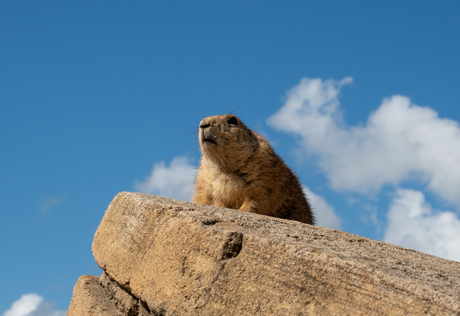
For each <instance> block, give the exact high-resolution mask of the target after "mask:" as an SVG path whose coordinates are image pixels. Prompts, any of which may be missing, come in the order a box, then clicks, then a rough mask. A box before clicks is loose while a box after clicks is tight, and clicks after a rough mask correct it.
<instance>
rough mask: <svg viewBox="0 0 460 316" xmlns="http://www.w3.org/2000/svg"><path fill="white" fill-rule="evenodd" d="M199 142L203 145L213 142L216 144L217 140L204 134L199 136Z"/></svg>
mask: <svg viewBox="0 0 460 316" xmlns="http://www.w3.org/2000/svg"><path fill="white" fill-rule="evenodd" d="M201 143H202V144H204V145H208V144H214V145H217V142H216V141H215V140H214V139H213V138H206V136H204V135H203V136H202V137H201Z"/></svg>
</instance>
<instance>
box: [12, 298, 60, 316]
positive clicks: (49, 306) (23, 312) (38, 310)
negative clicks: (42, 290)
mask: <svg viewBox="0 0 460 316" xmlns="http://www.w3.org/2000/svg"><path fill="white" fill-rule="evenodd" d="M65 314H66V311H64V310H55V309H54V304H53V303H52V302H45V300H44V298H43V297H42V296H40V295H38V294H34V293H30V294H24V295H23V296H21V298H20V299H18V300H17V301H15V302H14V303H13V304H12V305H11V308H10V309H9V310H7V311H5V312H4V313H3V316H65Z"/></svg>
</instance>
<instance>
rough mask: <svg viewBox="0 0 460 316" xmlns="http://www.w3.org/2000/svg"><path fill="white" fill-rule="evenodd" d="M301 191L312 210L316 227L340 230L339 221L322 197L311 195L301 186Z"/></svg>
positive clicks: (310, 192)
mask: <svg viewBox="0 0 460 316" xmlns="http://www.w3.org/2000/svg"><path fill="white" fill-rule="evenodd" d="M302 189H303V192H304V193H305V195H306V196H307V198H308V202H310V205H311V207H312V209H313V213H314V215H315V220H316V225H318V226H322V227H329V228H333V229H340V220H339V218H338V217H337V215H336V214H335V213H334V209H333V208H332V207H331V206H330V205H329V204H327V202H326V200H325V199H324V198H323V197H322V196H319V195H317V194H315V193H313V192H312V191H311V190H310V189H309V188H307V187H306V186H304V185H302Z"/></svg>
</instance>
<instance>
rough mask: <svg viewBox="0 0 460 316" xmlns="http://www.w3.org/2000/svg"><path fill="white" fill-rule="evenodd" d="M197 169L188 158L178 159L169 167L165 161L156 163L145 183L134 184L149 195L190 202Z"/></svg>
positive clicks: (135, 187) (136, 188) (137, 188)
mask: <svg viewBox="0 0 460 316" xmlns="http://www.w3.org/2000/svg"><path fill="white" fill-rule="evenodd" d="M195 175H196V167H194V166H192V165H190V164H189V163H188V160H187V157H176V158H174V159H173V160H172V161H171V164H170V165H169V167H167V166H166V165H165V163H164V161H162V162H159V163H155V164H154V165H153V170H152V173H151V174H150V176H148V177H147V178H146V179H145V181H142V182H139V181H136V182H135V183H134V189H135V190H137V191H139V192H143V193H148V194H156V195H161V196H165V197H169V198H173V199H178V200H183V201H190V200H191V198H192V195H193V190H194V182H193V181H194V179H195Z"/></svg>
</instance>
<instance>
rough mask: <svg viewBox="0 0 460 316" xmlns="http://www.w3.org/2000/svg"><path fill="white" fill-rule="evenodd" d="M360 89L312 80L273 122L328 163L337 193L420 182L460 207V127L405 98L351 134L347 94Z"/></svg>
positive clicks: (386, 104)
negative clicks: (343, 101)
mask: <svg viewBox="0 0 460 316" xmlns="http://www.w3.org/2000/svg"><path fill="white" fill-rule="evenodd" d="M350 82H352V79H351V78H345V79H343V80H341V81H339V82H337V81H334V80H326V81H322V80H321V79H308V78H304V79H302V80H301V82H300V83H299V84H298V85H297V86H295V87H294V88H292V89H291V90H290V91H288V93H287V100H286V102H285V104H284V105H283V107H282V108H281V109H280V110H279V111H278V112H277V113H276V114H274V115H273V116H271V117H270V118H269V119H268V121H267V122H268V124H269V125H270V126H272V127H274V128H276V129H278V130H282V131H286V132H290V133H293V134H295V135H298V136H300V138H301V145H302V148H304V149H305V150H306V152H308V153H315V154H317V155H319V157H320V162H319V163H320V167H321V168H322V169H323V170H324V172H325V174H326V176H327V177H328V179H329V181H330V183H331V186H332V187H333V188H334V189H338V190H354V191H360V192H364V193H370V192H376V191H378V190H379V189H380V188H381V187H382V185H384V184H386V183H391V184H394V185H398V184H399V183H401V182H402V181H404V180H407V179H409V178H413V177H414V176H416V177H418V179H420V180H422V181H423V183H426V184H427V185H428V187H429V188H430V189H431V190H432V191H434V192H436V193H437V194H439V195H440V196H441V197H443V198H445V199H446V200H449V201H451V202H454V203H456V204H457V205H458V206H460V194H458V192H460V128H459V126H458V124H457V122H455V121H453V120H449V119H442V118H439V116H438V114H437V113H436V112H435V111H434V110H433V109H431V108H428V107H420V106H417V105H414V104H412V103H411V102H410V100H409V98H407V97H404V96H398V95H395V96H392V97H391V98H386V99H384V100H383V101H382V104H381V105H380V107H379V108H378V109H377V111H375V112H374V113H372V114H371V115H370V116H369V118H368V121H367V123H366V124H365V125H363V126H352V127H349V126H347V125H346V123H345V122H344V119H343V117H342V114H341V111H340V104H339V101H338V95H339V92H340V88H341V87H342V86H343V85H345V84H348V83H350Z"/></svg>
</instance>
